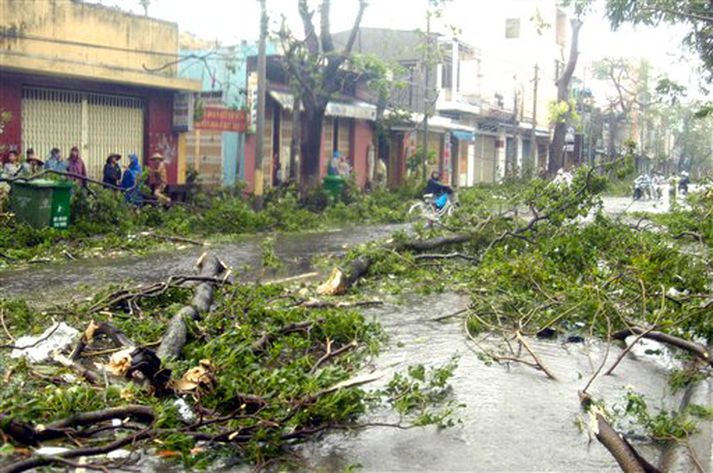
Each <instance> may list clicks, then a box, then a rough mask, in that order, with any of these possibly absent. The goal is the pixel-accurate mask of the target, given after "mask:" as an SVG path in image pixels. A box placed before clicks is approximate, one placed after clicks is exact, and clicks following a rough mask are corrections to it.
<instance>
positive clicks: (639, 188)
mask: <svg viewBox="0 0 713 473" xmlns="http://www.w3.org/2000/svg"><path fill="white" fill-rule="evenodd" d="M652 187H653V184H652V182H651V178H650V177H649V175H648V174H639V175H638V176H637V177H636V179H634V200H639V199H641V198H642V197H643V196H646V197H647V198H648V199H651V198H652V197H653V192H652Z"/></svg>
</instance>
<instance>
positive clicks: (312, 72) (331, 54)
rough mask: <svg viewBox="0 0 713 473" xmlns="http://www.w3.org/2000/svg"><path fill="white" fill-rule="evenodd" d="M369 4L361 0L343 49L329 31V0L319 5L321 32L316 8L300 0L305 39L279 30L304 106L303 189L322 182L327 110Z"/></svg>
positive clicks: (341, 82)
mask: <svg viewBox="0 0 713 473" xmlns="http://www.w3.org/2000/svg"><path fill="white" fill-rule="evenodd" d="M366 6H367V2H366V0H359V11H358V12H357V15H356V17H355V19H354V24H353V26H352V29H351V32H350V34H349V37H348V39H347V42H346V44H345V45H344V48H342V49H341V50H337V49H336V48H335V46H334V42H333V40H332V34H331V31H330V21H329V15H330V7H331V1H330V0H322V2H321V4H320V6H319V25H318V26H319V33H317V27H316V26H315V21H314V16H315V11H314V10H312V9H310V6H309V4H308V2H307V0H298V9H299V14H300V18H301V19H302V26H303V27H304V39H302V40H299V39H297V38H295V37H294V35H292V34H291V33H290V31H289V30H287V28H286V27H284V26H283V28H282V29H281V31H280V37H281V39H282V41H283V44H285V46H286V47H285V62H286V66H287V71H288V73H289V74H290V76H291V79H292V80H293V83H294V84H295V85H296V87H297V89H298V91H299V96H300V99H301V102H302V107H303V108H304V115H303V119H302V123H301V126H302V139H301V146H300V151H301V158H300V168H301V169H300V171H301V172H300V176H301V181H302V182H301V184H302V188H303V189H308V188H313V187H316V186H317V185H318V184H319V171H320V156H321V151H322V127H323V120H324V113H325V111H326V109H327V104H328V103H329V100H330V99H331V98H332V97H333V96H334V95H335V94H336V93H337V92H339V91H340V89H341V88H342V86H343V74H342V73H341V72H342V71H341V69H342V66H343V65H344V63H345V62H346V61H347V60H348V59H349V57H350V55H351V52H352V48H353V46H354V42H355V41H356V37H357V33H358V31H359V25H360V24H361V19H362V16H363V14H364V10H365V9H366Z"/></svg>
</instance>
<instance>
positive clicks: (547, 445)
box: [302, 294, 679, 472]
mask: <svg viewBox="0 0 713 473" xmlns="http://www.w3.org/2000/svg"><path fill="white" fill-rule="evenodd" d="M467 303H468V300H467V299H466V298H464V297H462V296H457V295H452V294H440V295H432V296H423V297H417V296H412V297H410V298H409V300H407V301H406V302H405V303H404V304H403V305H399V306H393V305H392V306H384V307H381V308H377V309H370V310H369V311H368V312H367V313H368V314H369V315H370V316H373V317H375V318H376V319H377V320H378V321H379V322H380V323H381V324H382V326H383V328H384V329H385V331H386V332H387V334H388V335H389V337H390V339H389V342H388V347H386V348H385V351H384V352H383V353H382V354H381V355H380V356H379V357H378V358H377V359H376V360H375V363H374V364H375V368H376V369H377V370H382V369H385V370H387V371H389V372H393V371H394V370H405V368H406V367H407V366H409V365H411V364H416V363H422V364H424V365H442V364H445V363H446V362H448V360H450V358H451V356H453V355H460V361H459V364H458V368H457V370H456V372H455V375H454V377H453V378H452V379H451V384H452V386H453V396H454V398H455V400H456V401H457V402H458V403H464V404H466V407H465V408H463V409H461V410H460V411H459V412H458V416H457V417H459V418H460V419H461V421H462V425H458V426H456V427H452V428H448V429H444V430H440V431H439V430H438V429H436V428H435V427H419V428H415V429H410V430H399V429H394V428H388V427H372V428H368V429H366V430H362V431H358V432H355V433H333V434H329V435H326V436H325V437H324V438H322V439H321V440H320V441H316V442H311V443H309V444H307V445H306V446H305V447H304V448H303V450H302V453H303V455H304V456H305V458H306V461H307V465H309V468H310V469H317V470H322V471H342V470H343V469H344V468H346V467H348V466H349V465H361V466H362V468H363V471H483V472H486V471H487V472H492V471H498V472H503V471H520V472H521V471H562V472H565V471H567V472H571V471H597V472H600V471H619V469H618V467H617V465H616V463H615V461H614V459H613V458H612V456H611V455H610V454H609V452H608V451H607V450H606V449H605V448H604V447H603V446H601V445H600V444H599V443H598V442H597V441H596V439H592V440H591V441H590V440H589V438H588V436H587V434H586V433H582V432H581V431H580V430H579V427H577V425H575V421H576V419H577V416H578V414H579V413H580V408H579V398H578V395H577V392H578V390H580V389H582V388H583V387H584V385H585V384H586V382H587V381H588V380H589V377H590V376H591V373H592V372H593V370H594V369H596V367H597V366H598V365H599V363H600V362H601V358H600V357H601V356H603V355H604V352H605V346H604V345H603V344H601V343H598V342H592V343H586V344H567V345H562V344H560V343H558V342H545V341H538V340H532V341H531V343H532V346H533V349H534V350H535V352H536V353H537V354H538V356H539V357H541V358H542V361H543V363H545V364H546V365H547V366H548V368H550V369H551V370H552V371H553V372H554V373H555V375H556V376H557V377H558V379H559V381H557V382H553V381H550V380H549V379H547V378H546V377H545V376H544V375H543V374H542V373H540V372H538V371H535V370H533V369H531V368H529V367H524V366H513V367H511V368H506V367H503V366H499V365H492V366H486V365H485V364H484V363H483V362H481V361H480V360H478V358H477V356H476V354H475V353H474V352H473V351H472V350H471V346H470V344H469V343H468V342H467V340H466V338H465V335H464V334H463V331H462V319H461V318H453V319H449V320H447V321H446V322H435V321H433V320H432V319H433V318H436V317H438V316H440V315H445V314H449V313H452V312H455V311H456V310H458V309H460V308H462V307H465V306H466V305H467ZM620 352H621V349H620V348H617V347H612V348H611V349H610V353H609V357H608V359H609V362H608V363H609V364H611V363H613V362H614V360H615V359H616V357H617V356H618V355H619V353H620ZM389 377H390V375H389V376H385V378H384V379H383V380H380V381H379V383H381V382H384V383H385V382H386V381H387V380H388V378H389ZM625 385H627V386H632V387H633V388H634V390H636V391H637V392H640V393H642V394H644V395H645V396H646V399H647V401H648V402H649V404H650V405H651V406H652V407H660V406H665V407H666V408H674V407H676V406H677V405H678V402H679V399H678V397H676V396H671V395H670V393H669V391H668V389H667V375H666V371H665V370H664V369H663V368H662V367H661V366H659V365H657V364H655V363H652V362H650V361H647V360H637V359H635V358H633V357H627V358H625V360H624V361H623V362H622V363H621V364H620V366H619V367H618V368H617V370H616V372H615V375H614V376H608V377H600V378H598V379H597V381H595V383H594V385H593V387H592V388H590V393H591V394H592V395H593V396H594V397H595V398H603V399H604V400H606V401H607V402H608V403H611V402H614V401H620V400H621V399H622V395H623V394H624V392H625V389H624V386H625ZM374 387H376V386H374ZM364 421H365V422H369V421H371V422H376V421H381V422H384V421H385V422H396V421H398V419H397V418H396V417H394V416H393V414H389V413H386V412H381V413H378V412H377V413H371V414H369V415H367V416H366V418H365V419H364ZM639 448H640V451H641V453H642V455H644V456H645V457H647V458H648V459H650V460H651V461H652V463H654V464H655V463H657V462H658V457H659V455H660V451H659V448H658V447H655V446H652V445H640V446H639Z"/></svg>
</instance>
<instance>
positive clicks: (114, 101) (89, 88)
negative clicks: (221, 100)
mask: <svg viewBox="0 0 713 473" xmlns="http://www.w3.org/2000/svg"><path fill="white" fill-rule="evenodd" d="M177 58H178V28H177V26H176V25H175V24H173V23H169V22H165V21H160V20H155V19H151V18H147V17H143V16H135V15H132V14H129V13H124V12H122V11H120V10H117V9H113V8H107V7H103V6H100V5H95V4H87V3H83V2H80V1H78V0H43V1H24V0H0V111H2V112H6V113H7V114H8V115H9V117H10V119H9V121H8V123H7V124H6V126H5V127H4V130H3V132H2V133H1V134H0V146H2V147H4V148H5V149H17V150H19V151H24V150H26V149H27V148H34V149H35V152H36V153H37V154H39V155H40V156H41V157H44V156H46V155H47V154H48V153H49V151H50V149H51V148H53V147H55V146H56V147H59V148H60V149H61V150H62V152H63V153H64V154H65V155H67V154H68V153H69V148H71V147H72V146H78V147H79V149H80V154H81V155H82V156H83V158H84V160H85V162H86V164H87V167H88V172H89V174H90V175H91V176H93V177H100V176H101V172H102V168H103V165H104V162H105V160H106V157H107V156H108V155H109V154H110V153H112V152H118V153H121V154H122V155H124V156H126V155H128V154H129V153H137V154H139V155H140V156H142V157H143V160H144V162H146V159H147V157H148V156H149V155H150V154H152V153H154V152H160V153H162V154H163V155H164V156H165V158H166V164H167V167H168V178H169V182H172V183H176V182H181V181H182V179H183V177H184V173H185V161H184V160H183V158H184V157H183V156H182V155H181V153H180V146H179V141H180V138H179V133H177V132H176V131H174V113H173V112H174V96H175V95H176V93H177V92H179V91H198V90H200V83H199V82H197V81H192V80H187V79H180V78H178V77H177V67H176V60H177Z"/></svg>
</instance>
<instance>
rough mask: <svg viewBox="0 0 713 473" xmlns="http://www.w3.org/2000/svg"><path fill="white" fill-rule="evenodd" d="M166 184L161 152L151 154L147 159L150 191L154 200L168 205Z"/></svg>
mask: <svg viewBox="0 0 713 473" xmlns="http://www.w3.org/2000/svg"><path fill="white" fill-rule="evenodd" d="M167 185H168V175H167V172H166V164H165V163H164V162H163V155H162V154H161V153H154V154H153V155H151V159H150V161H149V187H150V188H151V193H152V194H153V196H154V197H156V200H158V201H159V202H160V203H162V204H163V205H169V204H170V203H171V199H170V198H169V197H168V196H167V195H166V194H165V191H166V186H167Z"/></svg>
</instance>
